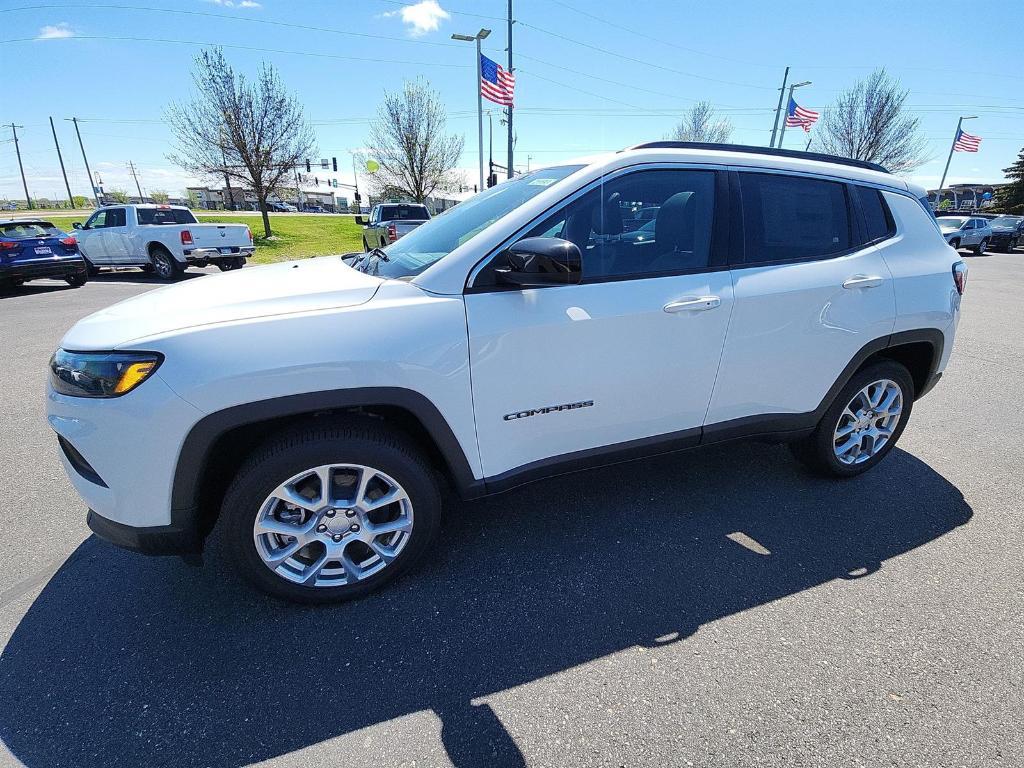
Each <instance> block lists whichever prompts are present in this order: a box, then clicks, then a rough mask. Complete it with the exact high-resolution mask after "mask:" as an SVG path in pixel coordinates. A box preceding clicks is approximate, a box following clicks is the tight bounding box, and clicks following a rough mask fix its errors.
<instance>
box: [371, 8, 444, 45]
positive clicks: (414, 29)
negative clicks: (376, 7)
mask: <svg viewBox="0 0 1024 768" xmlns="http://www.w3.org/2000/svg"><path fill="white" fill-rule="evenodd" d="M384 16H385V17H390V16H401V17H402V21H403V22H404V23H405V24H408V25H409V34H410V35H412V36H413V37H419V36H420V35H425V34H426V33H427V32H435V31H436V30H437V28H438V27H439V26H441V22H442V21H444V20H445V19H450V18H451V14H450V13H448V11H446V10H445V9H444V8H442V7H441V6H440V4H439V3H438V2H437V0H420V2H418V3H416V4H415V5H403V6H402V7H401V8H399V9H398V10H397V11H388V12H387V13H385V14H384Z"/></svg>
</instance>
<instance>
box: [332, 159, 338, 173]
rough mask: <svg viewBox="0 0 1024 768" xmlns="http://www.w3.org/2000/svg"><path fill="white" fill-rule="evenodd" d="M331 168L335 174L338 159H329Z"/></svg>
mask: <svg viewBox="0 0 1024 768" xmlns="http://www.w3.org/2000/svg"><path fill="white" fill-rule="evenodd" d="M331 166H332V167H333V170H334V172H335V173H337V172H338V158H336V157H332V158H331Z"/></svg>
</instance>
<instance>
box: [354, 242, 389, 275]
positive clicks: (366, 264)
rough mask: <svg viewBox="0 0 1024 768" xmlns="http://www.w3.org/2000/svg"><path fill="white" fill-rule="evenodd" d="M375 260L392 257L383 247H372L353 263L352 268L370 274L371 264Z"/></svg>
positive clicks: (386, 259) (387, 259)
mask: <svg viewBox="0 0 1024 768" xmlns="http://www.w3.org/2000/svg"><path fill="white" fill-rule="evenodd" d="M374 261H391V257H390V256H388V255H387V253H385V252H384V249H383V248H371V249H370V250H369V251H367V252H366V253H364V254H362V255H361V256H360V257H359V258H358V259H356V260H355V261H354V262H353V263H352V268H353V269H358V270H359V271H360V272H366V273H367V274H369V272H370V265H371V264H372V263H373V262H374Z"/></svg>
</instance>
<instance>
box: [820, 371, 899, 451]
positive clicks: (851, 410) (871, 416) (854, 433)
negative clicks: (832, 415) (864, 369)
mask: <svg viewBox="0 0 1024 768" xmlns="http://www.w3.org/2000/svg"><path fill="white" fill-rule="evenodd" d="M902 412H903V390H902V389H900V386H899V384H897V383H896V382H895V381H892V380H891V379H879V380H878V381H873V382H871V383H870V384H868V385H867V386H866V387H864V388H863V389H861V390H860V391H859V392H858V393H857V394H855V395H854V396H853V398H852V399H851V400H850V402H849V403H848V404H847V405H846V408H844V409H843V412H842V413H841V414H840V415H839V423H838V424H837V425H836V428H835V431H834V433H833V436H832V447H833V450H834V451H835V455H836V458H837V459H838V460H839V462H840V463H841V464H846V465H852V464H862V463H863V462H865V461H867V460H868V459H870V458H871V457H872V456H875V455H877V454H878V452H879V451H881V450H882V449H883V448H884V447H885V445H886V444H887V443H888V442H889V440H890V439H891V438H892V435H893V432H894V431H895V430H896V426H897V425H898V424H899V422H900V415H901V414H902Z"/></svg>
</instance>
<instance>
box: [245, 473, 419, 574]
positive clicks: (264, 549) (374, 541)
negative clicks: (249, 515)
mask: <svg viewBox="0 0 1024 768" xmlns="http://www.w3.org/2000/svg"><path fill="white" fill-rule="evenodd" d="M412 528H413V507H412V501H411V500H410V498H409V495H408V494H407V493H406V491H405V489H404V488H402V486H401V485H400V484H399V483H398V482H397V481H396V480H395V479H394V478H392V477H390V476H388V475H386V474H385V473H383V472H381V471H380V470H378V469H374V468H373V467H367V466H363V465H360V464H325V465H322V466H319V467H312V468H310V469H308V470H306V471H304V472H300V473H299V474H297V475H294V476H293V477H291V478H289V479H288V480H286V481H285V482H283V483H281V485H279V486H278V487H277V488H275V489H274V491H273V492H272V493H271V494H270V495H269V496H268V497H267V498H266V500H265V501H264V502H263V504H262V505H261V506H260V509H259V511H258V513H257V515H256V521H255V523H254V525H253V540H254V543H255V545H256V552H257V553H258V554H259V556H260V559H261V560H262V561H263V563H264V564H265V565H266V566H267V567H268V568H269V569H270V570H271V571H273V572H274V573H275V574H276V575H278V576H280V577H281V578H283V579H286V580H288V581H291V582H294V583H297V584H303V585H306V586H312V587H338V586H345V585H351V584H354V583H356V582H359V581H363V580H364V579H367V578H369V577H370V576H373V575H375V574H377V573H380V572H381V571H382V570H384V569H385V568H387V567H388V566H389V565H390V564H391V563H392V562H393V561H394V560H395V558H397V557H398V555H399V554H400V553H401V552H402V550H403V549H404V548H405V546H406V544H407V543H408V542H409V539H410V537H411V535H412Z"/></svg>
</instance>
